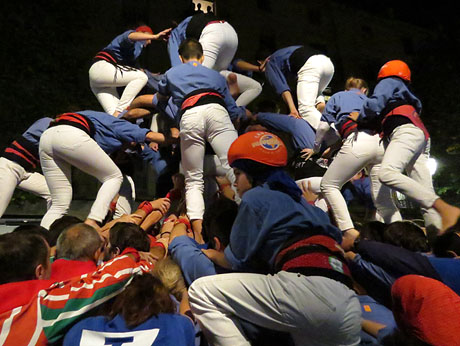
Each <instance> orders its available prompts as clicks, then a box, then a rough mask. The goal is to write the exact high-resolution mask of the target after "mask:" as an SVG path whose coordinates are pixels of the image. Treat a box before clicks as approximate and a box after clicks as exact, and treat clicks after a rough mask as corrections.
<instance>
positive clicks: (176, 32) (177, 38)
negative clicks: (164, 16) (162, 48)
mask: <svg viewBox="0 0 460 346" xmlns="http://www.w3.org/2000/svg"><path fill="white" fill-rule="evenodd" d="M190 19H192V16H190V17H187V18H185V19H184V20H183V21H182V22H180V23H179V25H178V26H176V27H175V28H174V29H173V30H171V34H170V35H169V39H168V54H169V60H170V61H171V66H173V67H174V66H177V65H180V64H182V61H181V60H180V58H179V46H180V44H181V43H182V41H184V40H185V39H186V38H187V35H186V31H187V26H188V23H189V22H190Z"/></svg>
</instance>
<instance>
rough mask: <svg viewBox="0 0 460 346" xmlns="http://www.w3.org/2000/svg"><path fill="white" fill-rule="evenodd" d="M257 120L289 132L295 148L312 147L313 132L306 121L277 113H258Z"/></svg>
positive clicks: (313, 140)
mask: <svg viewBox="0 0 460 346" xmlns="http://www.w3.org/2000/svg"><path fill="white" fill-rule="evenodd" d="M257 120H258V121H259V122H260V123H261V124H262V125H264V126H268V127H271V128H273V129H275V130H279V131H283V132H287V133H290V134H291V135H292V144H293V145H294V148H295V149H296V150H302V149H305V148H313V144H314V142H315V132H314V130H313V128H312V127H311V125H310V124H309V123H308V122H307V121H305V120H303V119H297V118H294V117H291V116H288V115H285V114H278V113H258V114H257Z"/></svg>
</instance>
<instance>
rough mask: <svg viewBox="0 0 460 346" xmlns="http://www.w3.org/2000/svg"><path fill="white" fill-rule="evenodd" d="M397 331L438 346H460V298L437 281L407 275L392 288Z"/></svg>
mask: <svg viewBox="0 0 460 346" xmlns="http://www.w3.org/2000/svg"><path fill="white" fill-rule="evenodd" d="M391 295H392V298H393V314H394V316H395V320H396V323H397V324H398V327H399V328H400V329H402V330H404V331H405V332H407V333H409V334H410V335H413V336H416V337H417V338H418V339H420V340H422V341H424V342H426V343H429V344H432V345H436V346H454V345H460V296H458V295H457V294H456V293H455V292H454V291H452V290H451V289H450V288H449V287H447V286H446V285H445V284H443V283H442V282H440V281H438V280H434V279H430V278H427V277H424V276H419V275H406V276H403V277H401V278H399V279H398V280H396V281H395V283H394V284H393V286H392V288H391Z"/></svg>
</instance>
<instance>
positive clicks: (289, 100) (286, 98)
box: [281, 90, 297, 112]
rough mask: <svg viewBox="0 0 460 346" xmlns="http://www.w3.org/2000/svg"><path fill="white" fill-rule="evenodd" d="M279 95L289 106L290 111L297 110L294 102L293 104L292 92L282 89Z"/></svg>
mask: <svg viewBox="0 0 460 346" xmlns="http://www.w3.org/2000/svg"><path fill="white" fill-rule="evenodd" d="M281 97H282V99H283V101H284V103H285V104H286V105H287V106H288V107H289V111H290V112H295V111H297V109H296V107H295V104H294V99H293V98H292V94H291V92H290V91H289V90H286V91H283V93H282V94H281Z"/></svg>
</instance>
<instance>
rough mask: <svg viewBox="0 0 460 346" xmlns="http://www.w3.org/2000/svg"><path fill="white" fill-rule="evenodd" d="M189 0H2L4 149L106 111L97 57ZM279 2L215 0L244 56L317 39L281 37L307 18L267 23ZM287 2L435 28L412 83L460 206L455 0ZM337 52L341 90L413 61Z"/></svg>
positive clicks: (421, 47) (416, 51) (178, 16)
mask: <svg viewBox="0 0 460 346" xmlns="http://www.w3.org/2000/svg"><path fill="white" fill-rule="evenodd" d="M190 3H191V1H189V0H170V1H156V0H155V1H154V0H151V1H147V0H137V1H133V0H113V1H107V0H92V1H89V0H81V1H77V0H74V1H69V0H49V1H33V2H25V1H19V2H14V1H7V2H5V1H3V2H2V5H0V10H1V13H2V21H1V23H0V25H1V28H2V30H1V33H2V41H1V46H2V49H1V53H0V66H1V70H0V71H1V78H0V83H1V84H0V87H1V89H0V90H1V93H0V110H1V136H0V148H1V149H3V148H4V147H5V146H6V145H7V144H8V143H9V142H10V141H11V140H13V139H14V138H15V137H16V136H18V135H19V134H21V133H22V132H23V131H24V130H25V129H26V128H27V127H28V126H30V125H31V124H32V122H33V121H35V120H36V119H38V118H41V117H43V116H51V117H54V116H55V115H57V114H59V113H63V112H68V111H72V110H73V111H76V110H83V109H93V110H101V107H100V105H99V104H98V102H97V100H96V98H95V97H94V96H93V94H92V93H91V91H90V89H89V82H88V69H89V67H90V65H91V59H92V57H93V56H94V54H95V53H96V52H97V51H98V50H99V49H101V48H103V47H104V46H106V45H107V44H108V43H109V42H110V41H111V40H112V39H113V38H114V37H115V36H117V35H118V34H120V33H122V32H124V31H125V30H127V29H129V28H131V27H136V26H137V25H138V24H139V23H140V22H144V23H146V24H148V25H150V26H151V27H152V28H153V30H154V31H155V32H158V31H160V30H162V29H164V28H167V27H170V26H171V22H172V21H173V20H175V21H177V22H180V21H181V20H182V19H183V18H184V17H185V16H187V15H188V14H189V13H190V12H188V11H189V10H190ZM275 3H276V1H275V0H272V1H269V0H267V1H264V0H252V1H251V0H246V1H240V0H220V1H219V0H218V2H217V9H218V14H219V15H221V16H223V17H224V18H225V19H227V20H228V21H229V22H230V23H231V24H232V25H233V26H234V27H235V29H236V30H237V32H238V34H239V38H240V47H241V49H240V50H239V52H238V53H237V55H238V54H239V56H241V57H243V58H245V59H246V60H249V61H254V58H255V54H256V51H257V50H258V49H259V48H260V47H261V46H263V45H269V46H272V47H270V48H273V47H278V48H281V47H284V46H288V45H291V44H304V43H309V41H314V38H313V37H306V38H305V41H304V42H292V37H289V35H284V34H283V33H284V32H286V31H287V30H288V29H292V27H291V28H288V26H294V27H295V26H298V25H300V24H299V23H298V22H296V21H292V22H290V21H289V20H288V19H286V21H285V23H288V24H286V25H283V26H281V27H275V26H270V22H264V21H263V18H264V16H265V14H266V15H267V18H273V17H274V16H276V15H277V13H273V12H274V8H275V6H274V4H275ZM284 3H285V4H289V5H293V4H294V5H298V6H300V7H299V8H303V7H302V6H304V5H305V14H306V20H313V21H314V20H316V19H318V18H315V17H314V13H315V12H308V8H309V6H310V3H311V6H312V7H313V8H316V10H317V11H318V12H317V13H321V21H322V25H323V26H326V27H327V25H328V21H330V20H331V19H332V18H331V17H328V16H329V15H330V13H332V11H329V7H330V6H333V5H337V4H340V6H346V7H347V8H348V9H353V10H356V13H357V16H356V18H355V17H353V16H350V15H347V16H346V17H342V18H340V15H339V18H334V20H335V21H337V20H340V21H346V22H349V25H350V26H352V25H357V22H359V20H361V18H362V17H359V16H358V13H362V11H364V12H366V13H368V14H371V15H372V16H375V18H376V19H378V18H384V19H385V20H386V23H387V24H386V25H388V20H391V21H392V23H394V26H395V30H397V27H398V25H401V23H407V24H410V25H413V27H414V30H417V28H423V29H424V30H427V31H429V32H431V33H432V36H431V38H430V39H428V40H425V41H424V42H421V43H418V45H417V46H416V47H415V48H413V49H412V51H409V52H407V53H408V56H409V55H410V57H409V61H410V67H411V70H412V74H413V83H412V87H413V89H414V91H415V93H416V94H417V95H418V96H419V98H420V99H421V100H422V103H423V105H424V110H423V113H422V117H423V119H424V122H425V124H426V126H427V128H428V130H429V131H430V133H431V136H432V156H433V157H435V158H436V159H437V160H438V162H439V168H438V172H437V173H436V175H435V177H434V178H435V180H434V181H435V185H436V189H437V191H438V193H440V194H441V196H442V197H444V198H445V199H446V200H448V201H450V202H454V203H456V204H459V203H460V199H459V197H458V196H459V192H460V174H459V172H460V164H459V154H460V136H459V125H460V121H459V118H460V106H459V100H460V97H459V95H458V93H459V91H460V86H459V81H460V73H459V67H460V66H459V65H460V54H459V49H458V47H459V43H460V42H459V37H460V30H459V24H458V20H457V19H456V15H457V11H456V9H454V7H455V2H452V3H442V2H435V3H430V4H429V5H426V4H423V5H422V3H421V2H415V1H410V2H409V1H407V2H404V1H399V2H396V1H378V2H376V1H367V2H365V1H359V2H358V1H322V2H319V1H311V2H310V1H301V0H284ZM301 3H302V4H301ZM278 4H279V3H278ZM331 8H332V7H331ZM235 9H238V12H237V11H235ZM242 9H243V11H242ZM245 9H247V11H244V10H245ZM236 13H238V15H237V14H236ZM241 13H244V15H241ZM312 13H313V15H312ZM348 13H350V12H348ZM307 14H310V17H308V16H307ZM297 15H298V14H297ZM283 16H289V13H288V14H286V13H283ZM335 16H336V17H337V14H335ZM253 18H254V21H253V20H252V19H253ZM261 18H262V19H261ZM331 23H332V21H331ZM260 25H263V26H264V28H267V30H266V32H265V35H261V36H253V35H252V34H251V30H252V29H254V28H256V27H257V26H260ZM372 25H376V24H375V23H373V24H372ZM392 25H393V24H392ZM365 40H366V38H365V37H351V38H350V40H349V41H348V40H347V43H346V44H347V45H348V49H353V47H350V45H351V43H348V42H360V44H365ZM381 41H382V44H383V42H386V40H385V38H384V37H382V40H381ZM323 47H324V48H325V49H326V50H327V49H328V42H324V43H323ZM368 48H369V49H373V47H368ZM380 48H381V47H380ZM388 52H392V47H388ZM330 56H331V59H332V60H333V61H334V62H336V61H337V63H338V64H337V65H336V74H335V75H334V79H333V81H332V83H331V89H332V92H337V91H340V90H341V89H342V86H343V83H344V81H345V79H346V77H347V76H348V75H349V73H353V74H355V75H358V76H360V77H363V78H365V79H366V80H368V81H369V83H370V86H371V88H372V87H373V86H375V76H376V74H377V72H378V69H379V68H380V66H381V65H382V64H383V63H384V62H385V61H387V60H390V59H394V58H400V59H403V60H404V59H405V58H406V57H405V56H399V57H395V56H392V55H391V54H388V55H386V54H384V55H382V56H379V57H378V58H373V59H371V60H370V61H369V63H368V64H367V65H366V66H364V65H358V64H357V65H356V66H353V68H352V70H353V71H345V70H343V69H341V67H340V62H341V59H342V58H341V57H340V56H339V54H338V53H337V52H335V55H334V54H330ZM342 60H343V59H342ZM140 63H141V66H143V67H145V68H147V69H149V70H150V71H152V72H164V71H165V70H167V69H168V68H169V59H168V56H167V51H166V44H165V43H164V42H153V43H152V44H151V45H150V46H148V47H147V49H146V50H145V51H144V53H143V55H142V56H141V58H140ZM271 97H273V94H272V92H271V91H270V90H269V89H268V88H267V86H265V87H264V92H263V94H262V96H261V98H260V99H261V100H262V99H264V98H271ZM251 106H253V107H254V105H250V107H249V108H251Z"/></svg>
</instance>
